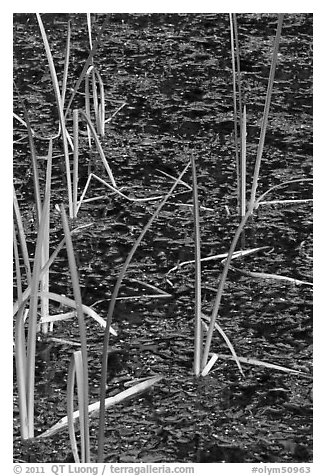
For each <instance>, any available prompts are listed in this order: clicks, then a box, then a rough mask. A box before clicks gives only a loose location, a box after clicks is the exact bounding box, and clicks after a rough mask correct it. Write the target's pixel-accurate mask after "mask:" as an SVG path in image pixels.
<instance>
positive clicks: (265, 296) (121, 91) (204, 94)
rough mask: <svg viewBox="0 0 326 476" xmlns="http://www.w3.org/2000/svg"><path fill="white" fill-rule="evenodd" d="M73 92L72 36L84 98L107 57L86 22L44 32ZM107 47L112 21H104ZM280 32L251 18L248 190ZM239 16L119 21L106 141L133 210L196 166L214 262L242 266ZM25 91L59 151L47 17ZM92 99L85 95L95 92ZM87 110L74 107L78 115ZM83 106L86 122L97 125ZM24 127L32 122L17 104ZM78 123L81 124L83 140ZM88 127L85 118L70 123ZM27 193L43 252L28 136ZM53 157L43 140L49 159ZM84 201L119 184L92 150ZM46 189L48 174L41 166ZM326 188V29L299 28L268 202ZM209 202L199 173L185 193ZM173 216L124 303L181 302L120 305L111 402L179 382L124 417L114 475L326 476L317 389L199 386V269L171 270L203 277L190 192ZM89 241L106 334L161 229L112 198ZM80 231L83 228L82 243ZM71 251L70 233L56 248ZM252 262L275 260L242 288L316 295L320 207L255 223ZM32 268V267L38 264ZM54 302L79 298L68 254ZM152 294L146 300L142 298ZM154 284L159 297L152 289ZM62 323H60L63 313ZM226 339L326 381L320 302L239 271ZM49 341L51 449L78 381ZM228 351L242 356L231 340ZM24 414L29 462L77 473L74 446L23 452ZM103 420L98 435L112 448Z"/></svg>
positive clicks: (226, 305) (43, 385)
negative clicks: (325, 95)
mask: <svg viewBox="0 0 326 476" xmlns="http://www.w3.org/2000/svg"><path fill="white" fill-rule="evenodd" d="M42 18H43V22H44V25H45V27H46V30H47V34H48V35H49V41H50V46H51V49H52V54H53V57H54V61H55V64H56V67H57V73H58V75H59V77H60V78H61V77H62V76H61V75H62V71H63V61H64V49H65V41H66V40H65V38H66V25H67V21H68V20H69V19H70V20H71V22H72V51H71V62H70V70H69V77H68V87H69V88H71V87H73V86H74V82H75V80H76V78H77V77H78V75H79V73H80V72H81V70H82V67H83V64H84V62H85V60H86V58H87V55H88V49H89V43H88V35H87V23H86V16H85V15H81V14H69V15H68V14H61V15H59V14H53V15H50V14H45V15H42ZM93 20H94V24H93V30H94V31H93V34H94V37H95V36H96V34H97V33H98V31H99V29H100V26H101V25H102V23H103V21H104V16H103V15H95V16H93ZM276 24H277V17H276V15H273V14H259V15H258V14H239V15H238V27H239V42H240V55H241V71H242V87H243V101H244V102H245V103H246V107H247V121H248V126H247V162H248V171H247V180H248V183H249V184H251V177H252V173H253V167H254V162H255V158H256V153H257V144H258V139H259V133H260V125H261V119H262V114H263V108H264V101H265V94H266V87H267V82H268V75H269V65H270V61H271V52H272V45H273V38H274V35H275V30H276ZM229 35H230V33H229V18H228V15H226V14H112V15H110V17H109V21H108V24H107V27H106V29H105V31H104V32H103V36H102V40H101V43H100V46H99V49H98V52H97V54H96V56H95V59H94V63H95V64H96V67H97V68H98V70H99V71H100V74H101V77H102V79H103V82H104V85H105V94H106V100H107V116H109V115H110V114H113V113H114V112H115V111H116V110H117V108H118V107H119V106H121V105H122V104H123V103H126V105H125V106H124V107H123V108H122V109H121V111H120V112H119V113H118V114H117V115H116V116H115V117H114V118H113V119H112V121H110V122H109V123H108V124H107V127H106V134H105V137H104V138H103V139H102V140H101V143H102V146H103V150H104V152H105V155H106V158H107V160H108V161H109V163H110V166H111V167H112V171H113V174H114V176H115V179H116V181H117V184H118V186H119V187H122V186H123V187H126V188H125V192H126V193H127V194H129V196H130V197H148V196H156V195H163V194H164V193H166V192H167V191H168V189H169V187H170V186H171V183H172V182H171V179H170V178H169V177H168V176H167V175H166V174H170V175H172V176H174V177H176V176H177V175H178V174H179V173H180V172H181V170H182V168H183V167H184V166H185V164H186V163H187V161H188V160H189V157H190V154H193V155H194V157H195V160H196V166H197V172H198V185H199V199H200V204H201V206H202V207H203V208H202V210H201V239H202V247H201V252H202V256H203V257H206V256H210V255H215V254H220V253H225V252H227V250H228V247H229V246H230V243H231V240H232V237H233V234H234V232H235V230H236V227H237V225H238V223H239V217H238V216H237V211H236V165H235V150H234V133H233V99H232V68H231V54H230V39H229ZM14 79H15V82H16V85H17V88H18V91H19V93H20V95H21V96H22V97H23V98H24V100H25V102H26V106H27V108H28V112H29V115H30V120H31V125H32V128H33V129H34V130H35V131H36V132H37V133H38V134H39V135H42V136H49V135H51V134H54V133H55V132H56V131H57V127H58V122H57V113H56V107H55V99H54V95H53V92H52V91H53V89H52V84H51V78H50V75H49V72H48V66H47V61H46V56H45V53H44V47H43V44H42V41H41V37H40V33H39V29H38V25H37V21H36V17H35V16H34V15H31V14H28V15H27V14H19V15H15V16H14ZM80 92H82V88H81V90H80ZM69 94H70V92H69V91H68V93H67V95H68V97H69ZM83 103H84V97H83V95H82V94H77V95H76V99H75V106H76V107H77V106H78V107H81V108H82V107H84V105H83ZM14 110H15V112H16V113H17V114H22V111H21V106H20V105H19V101H18V98H17V95H16V93H14ZM69 121H70V122H69ZM68 124H69V125H70V124H71V117H70V118H68ZM14 133H15V136H14V139H15V143H14V176H15V187H16V192H17V195H18V198H19V202H20V205H21V208H22V214H23V219H24V222H25V224H26V229H27V240H28V246H29V249H30V251H31V253H32V252H33V249H34V246H35V238H36V231H35V224H34V220H35V210H34V205H33V180H32V172H31V164H30V158H29V148H28V140H27V137H26V130H24V128H23V127H22V126H21V125H19V124H15V129H14ZM47 145H48V142H47V141H41V140H36V149H37V153H38V154H39V155H40V156H44V155H45V154H46V150H47ZM80 149H81V156H80V182H79V186H80V191H81V190H82V187H83V186H84V185H85V183H86V180H87V177H88V174H89V172H90V171H91V172H93V173H96V174H97V175H99V176H100V177H102V178H104V179H106V180H107V177H106V175H105V174H106V172H105V170H104V168H103V166H102V164H101V161H100V159H99V157H98V154H97V153H96V152H95V148H94V150H92V151H89V149H88V146H87V141H86V138H84V137H81V139H80ZM54 150H55V152H54V155H57V156H58V158H57V159H56V161H55V165H54V177H53V200H52V203H53V204H54V203H60V201H61V200H65V189H66V187H65V183H64V181H63V172H62V171H63V165H62V163H61V158H60V156H61V155H62V145H61V142H59V141H56V142H55V143H54ZM39 163H40V175H41V179H42V177H43V176H44V167H45V164H46V162H45V160H42V158H40V160H39ZM307 178H308V179H311V178H312V15H309V14H286V15H285V19H284V25H283V29H282V38H281V45H280V52H279V57H278V66H277V71H276V77H275V86H274V90H273V96H272V105H271V112H270V119H269V124H268V130H267V136H266V143H265V149H264V154H263V163H262V167H261V177H260V181H259V190H258V194H261V193H263V192H264V191H266V190H267V189H268V188H270V187H272V186H274V185H277V184H280V183H282V182H285V181H289V180H294V179H307ZM184 180H185V181H186V182H188V183H189V184H190V185H191V173H190V172H189V173H188V174H187V175H186V177H185V178H184ZM178 191H179V192H180V193H179V194H177V195H176V196H175V197H174V198H173V199H171V200H170V201H169V202H168V204H167V205H166V207H165V208H164V210H163V211H162V213H161V214H160V216H159V218H158V219H157V220H156V221H155V222H154V224H153V226H152V227H151V229H150V230H149V232H148V233H147V234H146V236H145V238H144V240H143V241H142V243H141V245H140V247H139V249H138V250H137V252H136V255H135V257H134V259H133V261H132V263H131V265H130V267H129V270H128V273H127V276H126V279H125V280H124V281H123V286H122V288H121V297H126V296H129V297H130V296H134V295H137V296H139V295H142V294H146V295H148V294H151V293H153V291H149V288H148V285H153V286H155V287H157V288H160V289H162V290H164V291H165V292H166V293H168V294H170V297H164V298H156V299H153V298H150V297H142V298H139V297H138V298H137V299H130V298H129V299H125V300H120V301H118V305H117V307H116V310H115V314H114V322H113V327H114V328H115V330H116V331H117V334H118V336H117V337H113V338H112V340H111V344H112V346H114V348H115V349H116V352H115V353H114V354H112V356H111V360H110V365H109V375H108V385H109V392H112V393H116V392H117V391H118V390H121V389H123V388H124V383H125V382H126V380H131V379H132V378H138V377H146V376H150V375H153V374H156V373H159V374H163V376H164V378H163V380H161V381H160V382H159V383H158V384H157V385H156V386H155V387H154V388H153V389H152V390H151V391H150V392H148V393H147V394H144V395H143V396H141V397H138V398H135V399H133V400H130V401H128V402H125V403H122V404H120V405H118V406H116V407H113V408H112V409H111V410H109V411H108V412H107V429H106V447H105V455H106V456H105V458H106V460H107V461H111V462H222V461H226V462H259V461H265V462H292V463H293V462H308V461H311V460H312V401H311V379H310V378H309V377H307V376H304V375H303V374H302V375H297V374H290V373H285V372H280V371H277V370H275V369H268V368H265V367H259V366H253V365H245V367H244V371H245V378H242V377H241V375H240V374H239V371H238V369H237V367H236V364H235V363H234V362H233V361H231V360H225V359H223V358H220V359H219V360H218V362H217V363H216V364H215V367H214V370H213V371H212V372H211V373H210V374H209V375H208V376H207V377H205V378H201V379H195V378H194V377H193V375H192V359H193V316H194V268H193V266H192V265H189V266H183V267H180V268H179V269H177V270H174V271H171V272H170V270H171V269H172V268H173V267H175V266H176V265H177V264H178V263H181V262H183V261H186V260H191V259H193V255H194V237H193V234H194V232H193V215H192V209H191V207H190V206H189V205H190V204H191V203H192V194H191V191H189V190H188V189H187V188H186V187H180V188H179V189H178ZM96 196H102V198H101V200H98V201H92V202H88V203H87V204H84V205H83V206H82V207H81V209H80V212H79V215H78V218H77V224H78V223H83V224H86V223H87V224H90V225H91V226H90V227H89V228H87V229H85V231H84V232H83V233H79V234H77V235H75V238H74V248H75V253H76V258H77V262H78V267H79V274H80V285H81V288H82V297H83V302H84V303H85V304H87V305H93V306H94V309H96V311H97V312H98V313H100V314H101V315H102V316H103V317H105V316H106V313H107V310H108V304H109V300H110V295H111V293H112V290H113V287H114V284H115V281H116V278H117V275H118V272H119V270H120V267H121V265H122V263H123V261H124V259H125V258H126V256H127V254H128V252H129V250H130V249H131V247H132V245H133V243H134V241H135V239H136V238H137V236H138V234H139V233H140V231H141V230H142V228H143V226H144V225H145V224H146V223H147V221H148V220H149V218H150V216H151V214H152V213H153V211H154V208H155V206H156V205H155V204H154V203H151V204H150V203H148V202H131V201H127V200H124V199H122V198H121V197H119V196H117V195H113V194H111V193H110V192H109V190H108V189H107V188H105V187H104V186H102V185H100V184H99V183H96V182H94V183H93V185H92V187H91V188H90V190H89V192H88V195H87V198H91V197H96ZM311 196H312V187H311V182H308V181H302V182H297V183H293V184H290V185H288V186H284V187H282V188H279V189H276V190H275V191H274V192H273V193H271V194H270V195H269V196H268V197H267V199H268V198H269V199H271V200H278V199H283V200H285V199H288V200H293V199H309V198H311ZM75 225H76V223H72V226H75ZM61 235H62V230H61V225H60V219H59V217H55V215H53V220H52V222H51V246H53V248H54V246H55V245H56V244H57V243H58V242H59V240H60V238H61ZM243 247H244V248H245V249H248V248H253V247H267V248H266V249H264V250H262V251H260V252H259V253H257V254H254V255H250V256H248V257H246V258H242V259H241V260H237V262H236V264H235V266H237V268H240V269H242V270H246V271H248V270H250V271H256V272H264V273H273V274H279V275H283V276H289V277H292V278H295V279H300V280H302V281H312V261H311V256H312V206H311V202H304V203H297V204H286V205H281V204H275V205H266V206H263V207H261V208H259V209H258V210H257V212H256V213H255V215H254V217H253V218H252V219H251V221H250V222H249V224H248V226H247V229H246V233H245V237H244V240H243ZM31 256H32V254H31ZM222 268H223V265H222V264H221V262H220V260H216V261H208V262H206V263H204V264H203V269H202V286H203V290H202V292H203V296H202V301H203V312H205V313H206V314H209V312H210V311H211V310H212V306H213V303H214V298H215V294H216V293H215V291H214V289H216V288H217V285H218V280H219V276H220V273H221V271H222ZM50 278H51V290H52V291H54V292H58V293H60V294H61V293H62V294H67V295H68V296H72V291H71V283H70V278H69V273H68V267H67V261H66V257H65V253H64V252H63V253H61V254H60V257H59V259H58V260H56V262H55V263H54V265H53V269H52V270H51V273H50ZM142 283H143V284H142ZM144 283H145V284H144ZM53 312H54V309H53ZM218 322H219V324H220V326H221V327H222V328H223V330H224V331H225V332H226V334H227V335H228V337H229V339H230V340H231V342H232V344H233V345H234V347H235V350H236V352H237V353H238V355H239V356H242V357H248V358H255V359H259V360H262V361H265V362H270V363H274V364H278V365H284V366H287V367H290V368H292V369H297V370H302V371H304V372H306V373H308V374H311V370H312V291H311V287H309V286H307V285H294V284H293V283H289V282H286V281H278V280H270V279H268V280H267V279H265V280H262V279H253V278H252V277H248V276H245V275H243V274H241V273H239V272H236V271H231V272H230V274H229V276H228V280H227V284H226V288H225V292H224V295H223V298H222V305H221V309H220V314H219V317H218ZM87 330H88V344H89V348H88V351H89V372H90V398H91V401H96V400H97V399H98V392H99V378H100V357H101V351H102V341H103V330H102V329H101V328H100V327H99V325H98V324H97V323H94V322H92V321H91V320H89V319H87ZM54 336H55V337H61V338H64V339H70V340H75V341H76V342H78V336H79V331H78V326H77V323H76V322H73V321H66V322H64V323H60V324H58V325H56V326H55V329H54ZM76 348H77V347H75V348H72V347H71V346H69V345H68V344H58V343H55V342H53V341H51V340H50V339H48V338H41V337H40V340H39V342H38V349H37V351H38V354H37V386H36V410H35V420H36V435H37V434H40V433H42V432H43V431H45V429H47V428H48V427H49V426H51V425H52V424H54V423H55V422H56V421H57V420H58V419H59V418H61V417H62V416H64V415H65V414H66V402H65V393H66V380H67V370H68V363H69V359H70V356H71V355H72V352H73V350H75V349H76ZM213 350H214V351H216V352H217V353H221V354H223V355H228V354H229V351H228V349H227V347H226V345H225V343H224V341H223V340H222V339H221V338H220V337H219V336H218V335H217V334H216V335H215V337H214V342H213ZM17 408H18V407H17V397H15V406H14V421H15V425H14V431H15V443H14V457H15V460H16V461H26V462H50V461H56V462H57V461H69V460H70V459H71V452H70V449H69V440H68V434H67V432H62V433H61V434H59V435H57V436H55V437H53V438H51V439H49V440H45V441H42V440H33V441H32V442H27V443H26V442H25V443H24V442H21V440H20V437H19V419H18V411H17ZM97 424H98V422H97V420H96V419H95V420H93V421H92V422H91V441H92V444H93V445H94V453H95V452H96V448H95V442H96V433H97Z"/></svg>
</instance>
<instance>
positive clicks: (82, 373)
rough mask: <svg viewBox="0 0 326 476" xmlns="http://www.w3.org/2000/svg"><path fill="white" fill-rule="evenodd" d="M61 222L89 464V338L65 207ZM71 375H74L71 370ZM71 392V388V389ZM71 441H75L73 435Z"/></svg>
mask: <svg viewBox="0 0 326 476" xmlns="http://www.w3.org/2000/svg"><path fill="white" fill-rule="evenodd" d="M61 220H62V226H63V230H64V234H65V239H66V247H67V254H68V262H69V269H70V276H71V281H72V287H73V292H74V300H75V302H76V311H77V318H78V326H79V335H80V344H81V352H80V354H79V353H78V354H77V355H75V357H74V364H73V367H72V368H73V369H74V368H75V367H76V373H77V379H78V400H79V403H80V412H81V416H82V418H81V436H82V462H83V463H87V462H89V461H90V456H89V420H88V359H87V337H86V326H85V321H84V313H83V305H82V299H81V292H80V287H79V278H78V271H77V266H76V260H75V255H74V249H73V244H72V239H71V234H70V230H69V225H68V219H67V216H66V212H65V209H64V206H63V205H61ZM70 373H73V370H71V372H70ZM69 388H70V390H71V387H69ZM70 394H71V392H70ZM68 402H69V403H68V406H69V409H71V406H72V399H69V400H68ZM69 414H70V413H69ZM70 436H71V439H72V441H74V438H73V435H72V434H71V435H70ZM76 462H78V461H76Z"/></svg>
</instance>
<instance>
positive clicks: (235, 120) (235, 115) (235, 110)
mask: <svg viewBox="0 0 326 476" xmlns="http://www.w3.org/2000/svg"><path fill="white" fill-rule="evenodd" d="M233 15H234V14H233V13H230V14H229V17H230V37H231V63H232V85H233V128H234V146H235V163H236V174H237V206H238V210H240V200H241V199H240V166H239V164H240V160H239V144H238V108H237V83H236V81H237V78H236V64H235V54H234V22H233Z"/></svg>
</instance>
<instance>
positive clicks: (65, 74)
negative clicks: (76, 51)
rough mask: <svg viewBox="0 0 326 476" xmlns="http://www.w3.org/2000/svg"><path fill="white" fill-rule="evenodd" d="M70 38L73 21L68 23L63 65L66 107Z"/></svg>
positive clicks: (63, 88) (62, 101)
mask: <svg viewBox="0 0 326 476" xmlns="http://www.w3.org/2000/svg"><path fill="white" fill-rule="evenodd" d="M70 40H71V21H70V20H69V21H68V24H67V42H66V53H65V62H64V67H63V78H62V86H61V103H62V107H63V108H64V104H65V100H66V91H67V79H68V70H69V57H70Z"/></svg>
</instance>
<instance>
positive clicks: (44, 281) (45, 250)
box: [40, 139, 53, 334]
mask: <svg viewBox="0 0 326 476" xmlns="http://www.w3.org/2000/svg"><path fill="white" fill-rule="evenodd" d="M47 160H48V161H49V160H50V161H51V162H52V139H51V140H50V142H49V151H48V158H47ZM48 174H50V175H49V176H48ZM45 199H47V200H48V203H45ZM50 200H51V170H49V168H48V169H47V177H46V189H45V194H44V202H43V207H45V206H46V207H47V209H48V210H50ZM49 246H50V213H48V214H47V216H46V224H45V230H44V239H43V243H42V263H41V268H42V267H43V266H44V265H45V263H46V262H47V261H48V259H49ZM40 290H41V291H43V292H48V291H49V271H48V272H47V273H44V275H43V276H42V277H40ZM49 313H50V309H49V299H48V298H47V297H46V296H42V297H41V322H42V321H44V319H45V318H46V317H48V315H49ZM49 330H50V331H52V330H53V324H52V323H51V324H47V323H42V332H43V333H44V334H47V332H48V331H49Z"/></svg>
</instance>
